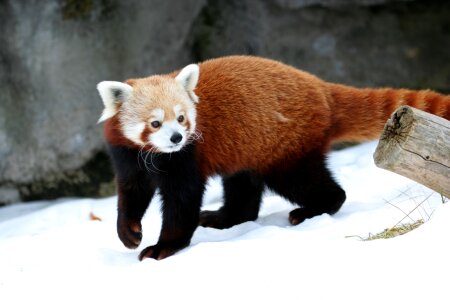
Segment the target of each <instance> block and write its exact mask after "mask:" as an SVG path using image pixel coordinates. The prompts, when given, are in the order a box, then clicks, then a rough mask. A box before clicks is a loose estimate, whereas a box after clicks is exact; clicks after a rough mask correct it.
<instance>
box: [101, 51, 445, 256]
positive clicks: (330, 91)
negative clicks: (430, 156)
mask: <svg viewBox="0 0 450 300" xmlns="http://www.w3.org/2000/svg"><path fill="white" fill-rule="evenodd" d="M98 90H99V93H100V95H101V98H102V100H103V103H104V106H105V108H104V111H103V114H102V116H101V118H100V120H99V121H105V125H104V135H105V138H106V140H107V142H108V145H109V149H110V154H111V158H112V161H113V165H114V168H115V172H116V177H117V186H118V219H117V230H118V235H119V238H120V239H121V241H122V242H123V243H124V245H125V246H127V247H129V248H136V247H137V246H138V245H139V244H140V242H141V239H142V232H141V230H142V229H141V219H142V216H143V215H144V213H145V210H146V209H147V207H148V205H149V203H150V201H151V199H152V197H153V195H154V192H155V190H156V189H159V191H160V193H161V196H162V213H163V224H162V229H161V234H160V238H159V241H158V243H157V244H156V245H153V246H150V247H147V248H145V249H144V250H143V251H142V252H141V254H140V256H139V258H140V259H141V260H142V259H143V258H146V257H151V258H156V259H162V258H165V257H167V256H169V255H172V254H173V253H175V252H176V251H178V250H180V249H182V248H183V247H185V246H187V245H188V244H189V243H190V239H191V237H192V234H193V232H194V230H195V229H196V227H197V226H198V224H200V225H202V226H210V227H215V228H227V227H231V226H233V225H236V224H239V223H242V222H245V221H250V220H255V219H256V218H257V216H258V210H259V206H260V203H261V195H262V192H263V189H264V188H265V187H268V188H269V189H271V190H273V191H274V192H276V193H278V194H280V195H281V196H283V197H285V198H286V199H288V200H289V201H291V202H292V203H294V204H298V205H299V206H300V207H299V208H297V209H294V210H293V211H292V212H291V213H290V214H289V220H290V222H291V223H292V224H299V223H301V222H302V221H304V220H305V219H307V218H312V217H314V216H316V215H320V214H323V213H328V214H333V213H335V212H337V211H338V210H339V209H340V207H341V206H342V204H343V203H344V201H345V192H344V190H343V189H342V188H341V187H340V186H339V185H338V184H337V183H336V181H335V180H334V179H333V177H332V174H331V173H330V171H329V170H328V168H327V166H326V161H325V155H326V152H327V151H328V150H329V148H330V145H331V144H332V143H333V142H336V141H343V140H347V141H365V140H370V139H375V138H377V137H378V136H379V134H380V133H381V131H382V128H383V125H384V123H385V121H386V120H387V118H388V117H389V116H390V115H391V114H392V112H393V111H394V110H395V109H396V108H397V107H399V106H400V105H402V104H406V105H410V106H413V107H416V108H419V109H423V110H425V111H428V112H431V113H434V114H436V115H438V116H441V117H444V118H446V119H450V97H449V96H444V95H441V94H438V93H435V92H432V91H428V90H425V91H411V90H405V89H398V90H395V89H389V88H383V89H358V88H353V87H349V86H345V85H340V84H333V83H328V82H325V81H322V80H321V79H319V78H317V77H315V76H313V75H311V74H308V73H306V72H303V71H300V70H298V69H296V68H293V67H291V66H288V65H285V64H282V63H280V62H277V61H273V60H269V59H263V58H257V57H250V56H230V57H223V58H217V59H212V60H208V61H205V62H202V63H199V64H198V65H197V64H192V65H188V66H186V67H185V68H183V69H182V70H181V71H177V72H173V73H170V74H166V75H155V76H150V77H147V78H141V79H130V80H128V81H126V83H121V82H111V81H104V82H101V83H99V84H98ZM215 174H218V175H221V176H222V178H223V186H224V205H223V207H222V208H220V209H219V210H218V211H203V212H200V207H201V200H202V196H203V192H204V189H205V182H206V180H207V178H208V177H209V176H212V175H215Z"/></svg>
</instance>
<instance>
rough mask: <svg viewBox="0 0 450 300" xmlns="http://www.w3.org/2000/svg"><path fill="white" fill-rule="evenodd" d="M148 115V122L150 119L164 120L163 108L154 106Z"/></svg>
mask: <svg viewBox="0 0 450 300" xmlns="http://www.w3.org/2000/svg"><path fill="white" fill-rule="evenodd" d="M150 115H151V118H150V122H151V121H160V122H162V121H163V120H164V110H163V109H161V108H155V109H154V110H152V111H151V112H150Z"/></svg>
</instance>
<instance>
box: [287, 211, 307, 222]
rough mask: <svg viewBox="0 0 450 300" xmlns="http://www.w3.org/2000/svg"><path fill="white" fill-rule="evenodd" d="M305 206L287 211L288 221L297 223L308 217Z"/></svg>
mask: <svg viewBox="0 0 450 300" xmlns="http://www.w3.org/2000/svg"><path fill="white" fill-rule="evenodd" d="M306 212H307V210H306V209H305V208H296V209H294V210H292V211H291V212H290V213H289V222H290V223H291V224H292V225H298V224H300V223H302V222H303V221H305V220H306V219H307V218H308V215H307V213H306Z"/></svg>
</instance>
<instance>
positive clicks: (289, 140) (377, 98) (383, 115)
mask: <svg viewBox="0 0 450 300" xmlns="http://www.w3.org/2000/svg"><path fill="white" fill-rule="evenodd" d="M199 66H200V78H199V82H198V85H197V88H196V90H195V93H196V94H197V95H198V96H199V99H200V101H199V103H198V104H197V130H198V131H199V132H201V135H202V139H201V140H200V141H199V142H198V143H197V154H198V157H199V162H200V164H201V165H200V169H201V170H202V173H203V174H204V176H210V175H212V174H215V173H219V174H230V173H234V172H237V171H239V170H249V169H251V170H255V171H257V172H260V173H267V172H270V171H271V170H273V169H276V168H284V167H285V166H289V164H290V163H291V162H293V161H295V160H297V159H299V158H300V157H302V156H304V155H305V154H307V153H308V152H309V151H313V150H314V151H320V152H322V153H323V152H325V151H327V150H328V147H329V145H330V144H331V143H332V142H333V141H340V140H351V141H364V140H368V139H374V138H377V137H378V136H379V134H380V132H381V130H382V129H383V125H384V123H385V122H386V120H387V119H388V118H389V116H390V115H391V113H392V112H393V111H394V110H395V109H396V108H397V107H398V106H400V105H402V104H407V105H411V106H414V107H417V108H420V109H424V110H426V111H429V112H431V113H434V114H436V115H439V116H442V117H444V118H446V119H450V98H449V97H448V96H444V95H441V94H438V93H435V92H432V91H410V90H404V89H399V90H394V89H357V88H353V87H348V86H344V85H339V84H331V83H327V82H324V81H322V80H320V79H318V78H317V77H315V76H313V75H310V74H308V73H306V72H302V71H299V70H297V69H295V68H293V67H290V66H287V65H284V64H282V63H279V62H275V61H272V60H267V59H262V58H256V57H247V56H234V57H225V58H219V59H214V60H209V61H206V62H204V63H201V64H200V65H199ZM176 74H177V73H171V74H169V76H170V77H171V78H173V77H174V76H175V75H176ZM150 78H152V77H150ZM165 78H167V77H165ZM152 80H153V79H152ZM136 82H140V83H144V82H147V83H149V84H150V82H151V80H150V79H149V78H144V79H135V80H133V82H132V84H133V86H135V87H137V86H138V85H137V84H136ZM119 131H120V128H118V122H117V116H115V117H113V118H111V119H110V120H108V121H107V122H106V124H105V136H106V139H107V140H108V141H109V142H110V143H111V144H114V145H120V144H122V145H127V146H133V144H132V143H131V142H130V141H127V140H126V139H125V138H123V137H121V134H120V132H119Z"/></svg>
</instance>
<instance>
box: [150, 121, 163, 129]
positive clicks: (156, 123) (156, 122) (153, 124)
mask: <svg viewBox="0 0 450 300" xmlns="http://www.w3.org/2000/svg"><path fill="white" fill-rule="evenodd" d="M150 124H151V125H152V127H153V128H158V127H159V126H161V122H159V121H153V122H151V123H150Z"/></svg>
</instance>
